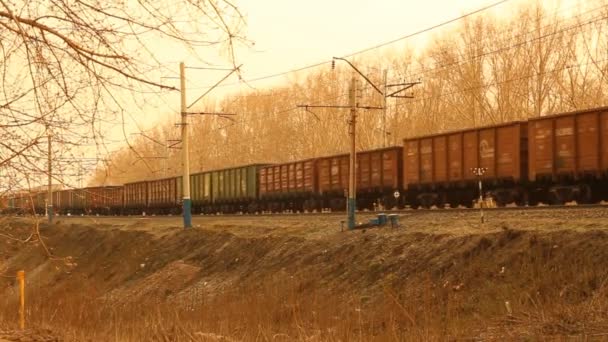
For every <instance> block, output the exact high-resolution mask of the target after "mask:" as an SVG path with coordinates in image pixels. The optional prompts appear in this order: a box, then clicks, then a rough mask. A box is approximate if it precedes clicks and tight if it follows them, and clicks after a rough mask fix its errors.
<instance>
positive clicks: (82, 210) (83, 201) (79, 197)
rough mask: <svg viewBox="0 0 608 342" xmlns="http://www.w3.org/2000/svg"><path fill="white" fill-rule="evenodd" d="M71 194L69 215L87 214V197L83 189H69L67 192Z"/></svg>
mask: <svg viewBox="0 0 608 342" xmlns="http://www.w3.org/2000/svg"><path fill="white" fill-rule="evenodd" d="M68 191H69V192H70V193H71V198H72V206H71V213H72V215H74V214H77V215H82V214H86V213H87V196H86V191H85V189H71V190H68Z"/></svg>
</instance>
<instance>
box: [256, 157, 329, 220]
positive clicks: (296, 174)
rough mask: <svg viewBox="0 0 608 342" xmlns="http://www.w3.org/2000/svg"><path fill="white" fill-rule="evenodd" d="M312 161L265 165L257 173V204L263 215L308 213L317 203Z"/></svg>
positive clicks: (314, 171) (314, 170)
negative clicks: (281, 212)
mask: <svg viewBox="0 0 608 342" xmlns="http://www.w3.org/2000/svg"><path fill="white" fill-rule="evenodd" d="M315 163H316V159H306V160H299V161H295V162H290V163H283V164H275V165H268V166H265V167H262V168H261V169H260V174H259V181H258V183H259V186H260V203H261V206H262V207H263V210H266V211H284V210H290V211H293V212H300V211H311V210H313V209H315V208H316V206H317V204H316V203H317V201H318V200H319V198H318V195H317V191H316V178H317V177H316V168H315Z"/></svg>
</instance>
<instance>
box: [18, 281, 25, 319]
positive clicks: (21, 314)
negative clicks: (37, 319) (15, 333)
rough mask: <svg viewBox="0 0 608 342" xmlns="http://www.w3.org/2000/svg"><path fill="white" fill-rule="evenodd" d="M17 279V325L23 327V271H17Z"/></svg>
mask: <svg viewBox="0 0 608 342" xmlns="http://www.w3.org/2000/svg"><path fill="white" fill-rule="evenodd" d="M17 279H18V280H19V327H20V328H21V330H23V329H25V271H19V272H17Z"/></svg>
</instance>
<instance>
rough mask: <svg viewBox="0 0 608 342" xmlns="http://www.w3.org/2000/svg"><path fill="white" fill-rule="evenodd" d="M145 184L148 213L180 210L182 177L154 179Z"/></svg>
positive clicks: (172, 212) (169, 212)
mask: <svg viewBox="0 0 608 342" xmlns="http://www.w3.org/2000/svg"><path fill="white" fill-rule="evenodd" d="M146 184H147V187H148V208H149V210H148V211H149V213H151V214H178V213H180V212H181V207H180V204H181V203H182V197H183V195H182V177H171V178H164V179H155V180H151V181H148V182H146Z"/></svg>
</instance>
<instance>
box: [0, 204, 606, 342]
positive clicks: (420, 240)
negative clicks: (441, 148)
mask: <svg viewBox="0 0 608 342" xmlns="http://www.w3.org/2000/svg"><path fill="white" fill-rule="evenodd" d="M370 217H371V214H362V215H359V217H358V219H359V220H360V221H366V220H367V219H369V218H370ZM607 218H608V208H595V209H577V210H530V211H524V210H512V211H491V210H490V211H488V212H487V213H486V223H484V224H483V225H482V224H480V223H479V214H478V213H477V212H461V211H454V212H445V211H442V212H416V211H412V212H408V213H402V214H400V223H401V226H400V227H399V228H394V229H393V228H388V227H383V228H372V229H366V230H356V231H341V221H343V220H344V217H342V216H338V215H334V214H328V215H324V216H296V215H287V214H286V215H279V216H258V217H238V216H210V217H206V216H205V217H195V218H194V220H193V223H194V226H195V227H194V228H193V229H190V230H183V229H182V228H181V218H180V217H145V218H143V217H121V218H100V217H69V218H68V217H59V218H57V219H56V220H55V222H54V224H53V225H51V226H49V225H48V224H46V223H42V222H41V223H39V224H36V223H34V221H35V220H34V219H32V218H0V306H2V308H0V332H2V331H13V332H14V331H15V328H16V326H15V324H16V322H17V319H16V314H15V312H16V310H17V288H16V286H15V279H14V278H12V276H13V275H14V274H15V272H16V271H17V270H19V269H24V270H25V271H26V277H27V298H28V301H27V307H28V310H27V318H28V324H30V325H32V326H34V327H35V328H36V329H49V330H50V332H49V333H47V335H49V334H50V335H49V336H53V338H56V339H59V340H93V341H97V340H120V341H137V340H184V341H186V340H200V341H208V340H209V341H211V340H223V341H233V340H234V341H240V340H246V341H249V340H311V341H325V340H331V341H347V340H380V341H383V340H421V339H422V340H445V339H473V340H501V339H504V338H508V339H537V338H560V339H561V338H569V337H570V338H572V337H577V338H582V339H601V338H608V282H607V281H608V271H607V270H608V234H607V233H608V223H607V222H608V221H607V220H606V219H607ZM36 227H38V228H36ZM37 229H38V231H39V232H40V235H39V236H41V237H42V239H39V238H38V234H37ZM44 331H47V330H44ZM6 336H9V334H8V333H6V334H5V335H2V334H1V333H0V341H2V339H6V340H9V341H12V340H19V339H17V338H13V339H12V340H11V339H10V338H7V337H6ZM9 337H10V336H9ZM45 338H47V339H46V340H51V337H48V336H47V337H45ZM30 340H32V341H37V340H36V339H33V338H31V339H30ZM40 340H42V339H40ZM46 340H45V341H46Z"/></svg>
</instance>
